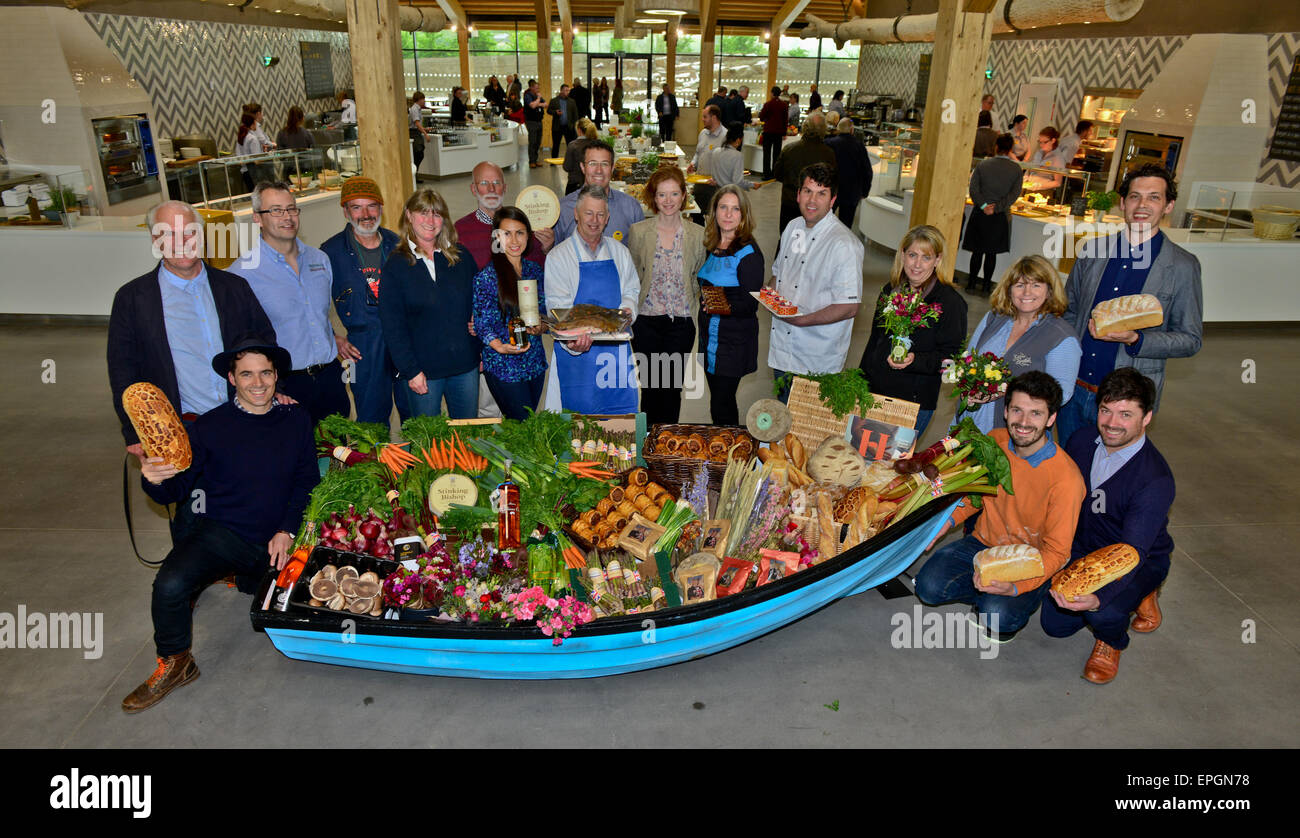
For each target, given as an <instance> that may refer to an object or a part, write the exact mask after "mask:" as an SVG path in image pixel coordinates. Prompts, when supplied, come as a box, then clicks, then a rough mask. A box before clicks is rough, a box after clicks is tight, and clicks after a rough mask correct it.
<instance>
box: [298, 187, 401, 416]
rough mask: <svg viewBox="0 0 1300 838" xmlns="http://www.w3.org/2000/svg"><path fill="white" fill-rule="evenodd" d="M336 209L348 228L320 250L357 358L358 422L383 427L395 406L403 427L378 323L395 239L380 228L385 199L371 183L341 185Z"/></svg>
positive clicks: (397, 390)
mask: <svg viewBox="0 0 1300 838" xmlns="http://www.w3.org/2000/svg"><path fill="white" fill-rule="evenodd" d="M339 204H340V205H341V206H342V207H343V218H344V219H345V220H346V221H347V224H345V225H344V227H343V230H342V231H340V232H338V233H335V234H334V235H333V236H330V237H329V238H328V239H326V240H325V243H324V244H322V245H321V246H320V249H321V252H323V253H324V254H325V255H326V256H328V257H329V260H330V271H331V273H332V274H333V282H332V286H331V293H332V294H333V296H334V310H335V311H336V312H338V315H339V320H340V321H342V323H343V328H345V329H347V331H348V340H349V341H351V343H352V345H353V346H354V347H355V348H356V351H357V354H358V355H359V356H360V357H358V358H357V359H356V360H355V361H354V366H353V375H352V376H351V384H352V401H353V402H354V403H355V405H356V410H357V421H358V422H379V423H382V424H384V425H387V424H388V420H389V417H390V416H391V415H392V412H393V404H394V402H396V404H397V413H398V416H399V417H400V418H401V419H402V420H403V421H405V420H406V418H407V417H408V416H409V415H410V410H409V409H408V408H407V399H406V392H407V391H406V384H405V383H404V382H402V381H401V380H400V379H398V378H397V368H396V367H395V366H394V365H393V359H392V358H391V357H390V356H389V353H388V345H387V343H385V342H384V330H383V326H382V324H381V323H380V322H379V292H380V284H381V279H382V276H383V269H384V263H385V262H387V261H388V257H389V256H391V255H392V253H393V250H394V249H395V248H396V247H397V242H398V238H397V234H396V233H394V232H393V231H392V230H388V229H385V228H384V227H382V226H380V224H381V222H382V221H383V216H384V196H383V194H382V193H381V192H380V191H379V184H377V183H375V182H374V181H373V180H371V179H370V178H368V177H352V178H348V179H347V180H345V181H344V182H343V189H342V191H341V192H340V194H339Z"/></svg>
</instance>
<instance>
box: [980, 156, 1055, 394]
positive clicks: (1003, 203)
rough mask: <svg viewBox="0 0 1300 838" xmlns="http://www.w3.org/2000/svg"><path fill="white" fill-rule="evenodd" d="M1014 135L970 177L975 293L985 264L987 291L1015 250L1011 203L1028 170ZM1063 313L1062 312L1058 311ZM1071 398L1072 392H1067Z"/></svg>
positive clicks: (984, 287)
mask: <svg viewBox="0 0 1300 838" xmlns="http://www.w3.org/2000/svg"><path fill="white" fill-rule="evenodd" d="M1011 146H1012V139H1011V135H1010V134H1001V135H999V136H998V137H997V138H996V139H994V141H993V150H994V151H995V152H996V154H995V155H994V156H993V157H989V158H986V159H984V160H981V161H980V162H979V163H978V164H977V165H976V166H975V170H974V171H973V172H971V176H970V188H969V192H970V199H971V204H972V206H971V211H970V215H969V217H967V219H966V233H965V236H964V237H963V238H962V246H963V247H965V248H966V249H967V250H969V251H970V254H971V257H970V272H969V273H968V274H967V276H966V290H967V291H971V292H973V291H974V290H975V283H976V282H977V281H979V274H980V264H981V263H983V266H984V276H983V291H984V292H985V293H988V292H989V291H991V290H992V288H993V270H994V268H995V267H996V266H997V260H998V254H999V253H1007V252H1009V251H1010V250H1011V206H1012V204H1014V203H1015V202H1016V200H1017V199H1019V197H1020V189H1021V185H1022V183H1023V180H1024V176H1025V172H1024V170H1023V169H1021V168H1020V164H1019V163H1017V162H1016V161H1014V160H1012V159H1011V156H1010V155H1011ZM1058 313H1059V312H1058ZM1066 398H1069V394H1068V393H1067V394H1066Z"/></svg>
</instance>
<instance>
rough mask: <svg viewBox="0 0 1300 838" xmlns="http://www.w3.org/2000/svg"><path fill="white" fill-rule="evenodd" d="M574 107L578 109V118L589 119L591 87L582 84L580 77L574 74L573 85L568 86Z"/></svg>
mask: <svg viewBox="0 0 1300 838" xmlns="http://www.w3.org/2000/svg"><path fill="white" fill-rule="evenodd" d="M569 96H570V97H572V98H573V104H574V107H576V108H577V109H578V118H579V119H583V118H586V119H591V89H590V88H587V87H583V86H582V79H581V78H579V77H577V76H574V77H573V87H571V88H569Z"/></svg>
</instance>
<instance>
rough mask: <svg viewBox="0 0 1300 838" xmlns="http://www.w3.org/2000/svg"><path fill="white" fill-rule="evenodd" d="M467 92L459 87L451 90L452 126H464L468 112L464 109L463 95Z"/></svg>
mask: <svg viewBox="0 0 1300 838" xmlns="http://www.w3.org/2000/svg"><path fill="white" fill-rule="evenodd" d="M468 92H469V91H467V90H466V89H465V88H463V87H461V86H460V85H457V86H455V87H453V88H452V89H451V122H452V124H453V125H464V124H465V122H466V117H467V114H468V110H467V109H466V107H465V94H466V93H468Z"/></svg>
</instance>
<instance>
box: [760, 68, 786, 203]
mask: <svg viewBox="0 0 1300 838" xmlns="http://www.w3.org/2000/svg"><path fill="white" fill-rule="evenodd" d="M758 118H759V119H761V120H762V121H763V180H771V179H772V166H773V165H774V164H775V163H776V159H777V157H778V156H779V155H780V154H781V144H782V143H784V142H785V130H786V126H787V125H789V124H790V108H789V107H788V106H787V105H786V104H785V102H782V101H781V88H779V87H773V88H772V98H771V99H768V100H767V101H766V102H764V103H763V109H762V110H760V111H759V112H758Z"/></svg>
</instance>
